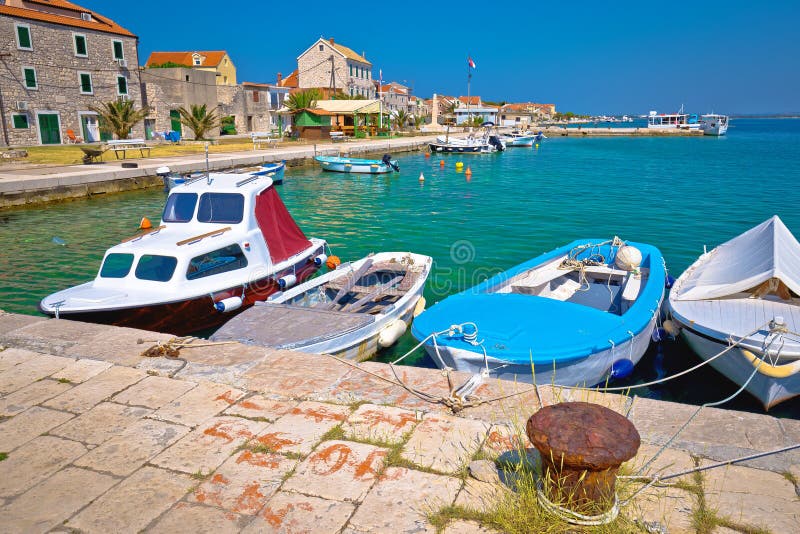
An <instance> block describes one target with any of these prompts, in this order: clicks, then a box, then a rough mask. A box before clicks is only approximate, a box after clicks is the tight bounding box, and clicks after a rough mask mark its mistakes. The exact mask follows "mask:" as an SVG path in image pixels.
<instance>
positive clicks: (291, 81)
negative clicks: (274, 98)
mask: <svg viewBox="0 0 800 534" xmlns="http://www.w3.org/2000/svg"><path fill="white" fill-rule="evenodd" d="M278 85H280V86H281V87H291V88H294V89H297V88H298V87H300V82H299V81H298V79H297V69H295V70H294V71H293V72H292V73H291V74H290V75H288V76H287V77H286V78H284V79H283V80H281V83H279V84H278Z"/></svg>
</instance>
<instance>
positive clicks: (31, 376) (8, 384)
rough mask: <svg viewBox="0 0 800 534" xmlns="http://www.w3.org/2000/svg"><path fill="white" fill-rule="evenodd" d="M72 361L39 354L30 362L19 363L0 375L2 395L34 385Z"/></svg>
mask: <svg viewBox="0 0 800 534" xmlns="http://www.w3.org/2000/svg"><path fill="white" fill-rule="evenodd" d="M72 361H73V360H70V359H68V358H61V357H60V356H50V355H49V354H38V355H37V356H36V357H34V358H31V359H30V360H27V361H24V362H22V363H19V364H17V365H15V366H14V367H12V368H10V369H8V370H6V371H3V372H2V373H0V394H3V395H7V394H9V393H13V392H14V391H17V390H18V389H22V388H24V387H25V386H27V385H30V384H33V383H34V382H36V381H37V380H41V379H42V378H45V377H47V376H50V375H51V374H53V373H55V372H57V371H60V370H61V369H63V368H64V367H66V366H67V365H69V364H70V363H71V362H72Z"/></svg>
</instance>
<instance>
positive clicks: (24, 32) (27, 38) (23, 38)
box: [17, 26, 31, 48]
mask: <svg viewBox="0 0 800 534" xmlns="http://www.w3.org/2000/svg"><path fill="white" fill-rule="evenodd" d="M17 41H18V42H19V47H20V48H31V30H30V28H28V27H27V26H17Z"/></svg>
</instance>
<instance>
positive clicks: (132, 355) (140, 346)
mask: <svg viewBox="0 0 800 534" xmlns="http://www.w3.org/2000/svg"><path fill="white" fill-rule="evenodd" d="M56 322H57V323H70V322H74V321H56ZM94 326H96V327H100V328H98V329H97V331H95V332H94V333H92V335H82V336H81V337H80V338H78V339H77V341H76V342H75V344H73V345H71V346H69V347H67V348H66V349H65V350H64V354H65V355H69V356H73V357H75V358H92V359H102V360H103V361H107V362H110V363H115V364H117V365H127V366H131V367H132V366H135V365H136V364H138V363H139V362H140V361H141V360H142V352H144V351H145V350H146V349H147V348H148V347H150V346H152V345H155V344H156V343H157V342H159V341H161V342H166V341H169V340H170V339H172V337H173V336H172V335H170V334H157V333H155V332H147V333H146V334H145V333H144V332H142V331H141V330H136V329H133V328H122V327H118V326H108V325H94ZM143 334H144V335H143ZM139 341H144V343H139Z"/></svg>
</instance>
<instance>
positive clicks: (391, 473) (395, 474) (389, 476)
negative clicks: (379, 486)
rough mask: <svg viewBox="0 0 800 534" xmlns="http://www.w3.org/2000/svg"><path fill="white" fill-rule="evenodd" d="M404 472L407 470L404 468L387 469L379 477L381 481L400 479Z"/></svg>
mask: <svg viewBox="0 0 800 534" xmlns="http://www.w3.org/2000/svg"><path fill="white" fill-rule="evenodd" d="M404 474H405V472H404V471H403V470H402V469H395V470H387V471H385V472H384V473H383V474H382V475H381V476H379V477H378V480H379V481H381V482H383V481H385V480H400V479H401V478H403V475H404Z"/></svg>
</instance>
